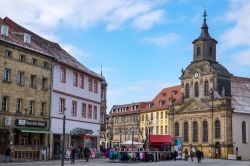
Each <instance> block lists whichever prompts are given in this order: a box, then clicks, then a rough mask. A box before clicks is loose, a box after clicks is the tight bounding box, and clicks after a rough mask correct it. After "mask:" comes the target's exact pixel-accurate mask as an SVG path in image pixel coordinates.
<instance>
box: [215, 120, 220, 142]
mask: <svg viewBox="0 0 250 166" xmlns="http://www.w3.org/2000/svg"><path fill="white" fill-rule="evenodd" d="M215 138H220V121H219V120H216V121H215Z"/></svg>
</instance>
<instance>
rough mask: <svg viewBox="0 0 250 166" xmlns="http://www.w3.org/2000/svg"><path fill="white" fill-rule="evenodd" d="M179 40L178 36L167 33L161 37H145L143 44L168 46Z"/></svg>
mask: <svg viewBox="0 0 250 166" xmlns="http://www.w3.org/2000/svg"><path fill="white" fill-rule="evenodd" d="M179 39H180V36H179V35H178V34H176V33H169V34H165V35H161V36H154V37H145V38H144V39H143V41H144V42H146V43H148V44H153V45H156V46H166V45H168V44H171V43H174V42H176V41H178V40H179Z"/></svg>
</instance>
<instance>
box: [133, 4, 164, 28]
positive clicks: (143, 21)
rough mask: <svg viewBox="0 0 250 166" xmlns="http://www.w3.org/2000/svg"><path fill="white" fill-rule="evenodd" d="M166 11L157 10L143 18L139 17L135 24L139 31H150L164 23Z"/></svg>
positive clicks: (144, 15)
mask: <svg viewBox="0 0 250 166" xmlns="http://www.w3.org/2000/svg"><path fill="white" fill-rule="evenodd" d="M163 16H164V10H160V9H159V10H156V11H152V12H149V13H146V14H143V15H142V16H140V17H138V18H137V19H135V20H134V22H133V24H134V26H135V27H136V28H137V29H143V30H146V29H149V28H151V27H152V26H154V25H155V24H158V23H161V22H162V21H163V18H164V17H163Z"/></svg>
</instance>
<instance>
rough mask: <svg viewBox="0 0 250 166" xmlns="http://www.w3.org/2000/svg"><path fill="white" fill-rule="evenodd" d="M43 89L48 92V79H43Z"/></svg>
mask: <svg viewBox="0 0 250 166" xmlns="http://www.w3.org/2000/svg"><path fill="white" fill-rule="evenodd" d="M42 89H43V90H47V89H48V79H47V78H42Z"/></svg>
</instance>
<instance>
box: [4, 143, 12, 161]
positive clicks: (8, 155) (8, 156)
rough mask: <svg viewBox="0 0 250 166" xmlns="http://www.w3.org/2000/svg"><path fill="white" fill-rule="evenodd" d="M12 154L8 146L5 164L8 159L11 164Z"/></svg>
mask: <svg viewBox="0 0 250 166" xmlns="http://www.w3.org/2000/svg"><path fill="white" fill-rule="evenodd" d="M10 153H11V149H10V147H9V146H8V147H7V148H6V150H5V159H4V162H5V163H7V159H8V160H9V162H10V163H11V157H10Z"/></svg>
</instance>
